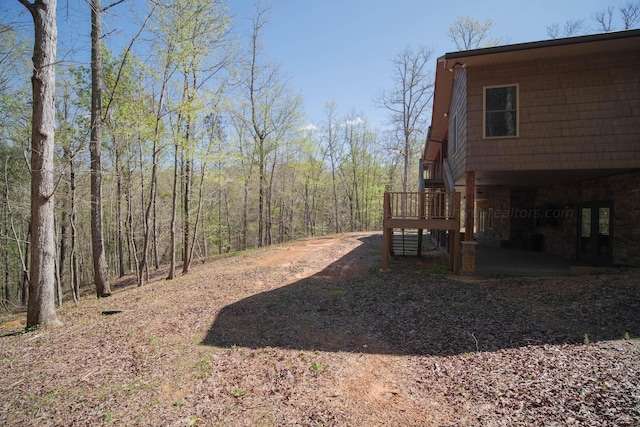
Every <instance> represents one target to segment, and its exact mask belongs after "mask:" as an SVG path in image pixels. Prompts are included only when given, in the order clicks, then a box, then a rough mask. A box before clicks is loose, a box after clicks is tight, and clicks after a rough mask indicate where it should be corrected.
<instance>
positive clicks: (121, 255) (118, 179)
mask: <svg viewBox="0 0 640 427" xmlns="http://www.w3.org/2000/svg"><path fill="white" fill-rule="evenodd" d="M114 144H115V138H114ZM114 157H115V166H116V222H117V224H118V230H117V235H118V236H117V244H118V277H124V274H125V268H124V239H123V238H122V232H123V230H124V224H123V220H122V166H121V165H120V153H119V150H118V147H117V146H116V149H115V150H114Z"/></svg>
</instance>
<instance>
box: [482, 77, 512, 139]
mask: <svg viewBox="0 0 640 427" xmlns="http://www.w3.org/2000/svg"><path fill="white" fill-rule="evenodd" d="M513 86H515V88H516V134H515V135H504V136H487V89H496V88H501V87H513ZM519 136H520V84H518V83H511V84H504V85H492V86H483V87H482V139H509V138H518V137H519Z"/></svg>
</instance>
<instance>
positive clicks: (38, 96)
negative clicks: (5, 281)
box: [18, 0, 62, 328]
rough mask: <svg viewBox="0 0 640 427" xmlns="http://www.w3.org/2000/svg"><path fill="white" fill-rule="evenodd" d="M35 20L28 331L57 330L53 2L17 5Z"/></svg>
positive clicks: (55, 37)
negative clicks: (43, 328) (42, 328)
mask: <svg viewBox="0 0 640 427" xmlns="http://www.w3.org/2000/svg"><path fill="white" fill-rule="evenodd" d="M18 1H19V2H20V3H21V4H22V5H23V6H24V7H26V8H27V10H29V12H30V13H31V16H32V17H33V24H34V33H35V37H34V43H33V77H32V79H31V83H32V89H33V116H32V119H31V120H32V122H31V125H32V128H31V264H30V275H29V300H28V307H27V328H29V327H34V326H37V325H40V326H43V327H48V326H59V325H61V324H62V323H61V322H60V320H59V319H58V316H57V315H56V309H55V286H54V285H55V256H56V250H55V245H56V242H55V233H54V210H53V209H54V200H53V194H54V178H53V171H54V165H53V151H54V145H55V104H54V94H55V85H56V74H55V63H56V45H57V42H58V26H57V22H56V6H57V1H56V0H36V1H34V2H29V1H27V0H18Z"/></svg>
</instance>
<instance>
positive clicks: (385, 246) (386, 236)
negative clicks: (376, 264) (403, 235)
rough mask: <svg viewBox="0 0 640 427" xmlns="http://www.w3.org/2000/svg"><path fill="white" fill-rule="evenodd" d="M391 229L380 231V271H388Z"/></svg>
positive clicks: (385, 228)
mask: <svg viewBox="0 0 640 427" xmlns="http://www.w3.org/2000/svg"><path fill="white" fill-rule="evenodd" d="M392 231H393V229H392V228H387V227H384V228H383V229H382V271H387V270H389V258H390V257H391V234H392Z"/></svg>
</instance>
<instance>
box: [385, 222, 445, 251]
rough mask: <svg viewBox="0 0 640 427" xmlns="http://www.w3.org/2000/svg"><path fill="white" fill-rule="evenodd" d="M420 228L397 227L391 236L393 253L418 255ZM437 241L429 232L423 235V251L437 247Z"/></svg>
mask: <svg viewBox="0 0 640 427" xmlns="http://www.w3.org/2000/svg"><path fill="white" fill-rule="evenodd" d="M418 240H419V234H418V230H410V229H404V228H402V229H397V230H394V231H393V236H392V237H391V253H392V254H393V255H398V256H418ZM437 246H438V245H437V243H436V242H435V241H434V240H433V239H432V238H431V236H430V235H429V234H428V233H425V234H423V235H422V251H423V253H424V252H425V251H430V250H433V249H436V248H437Z"/></svg>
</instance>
